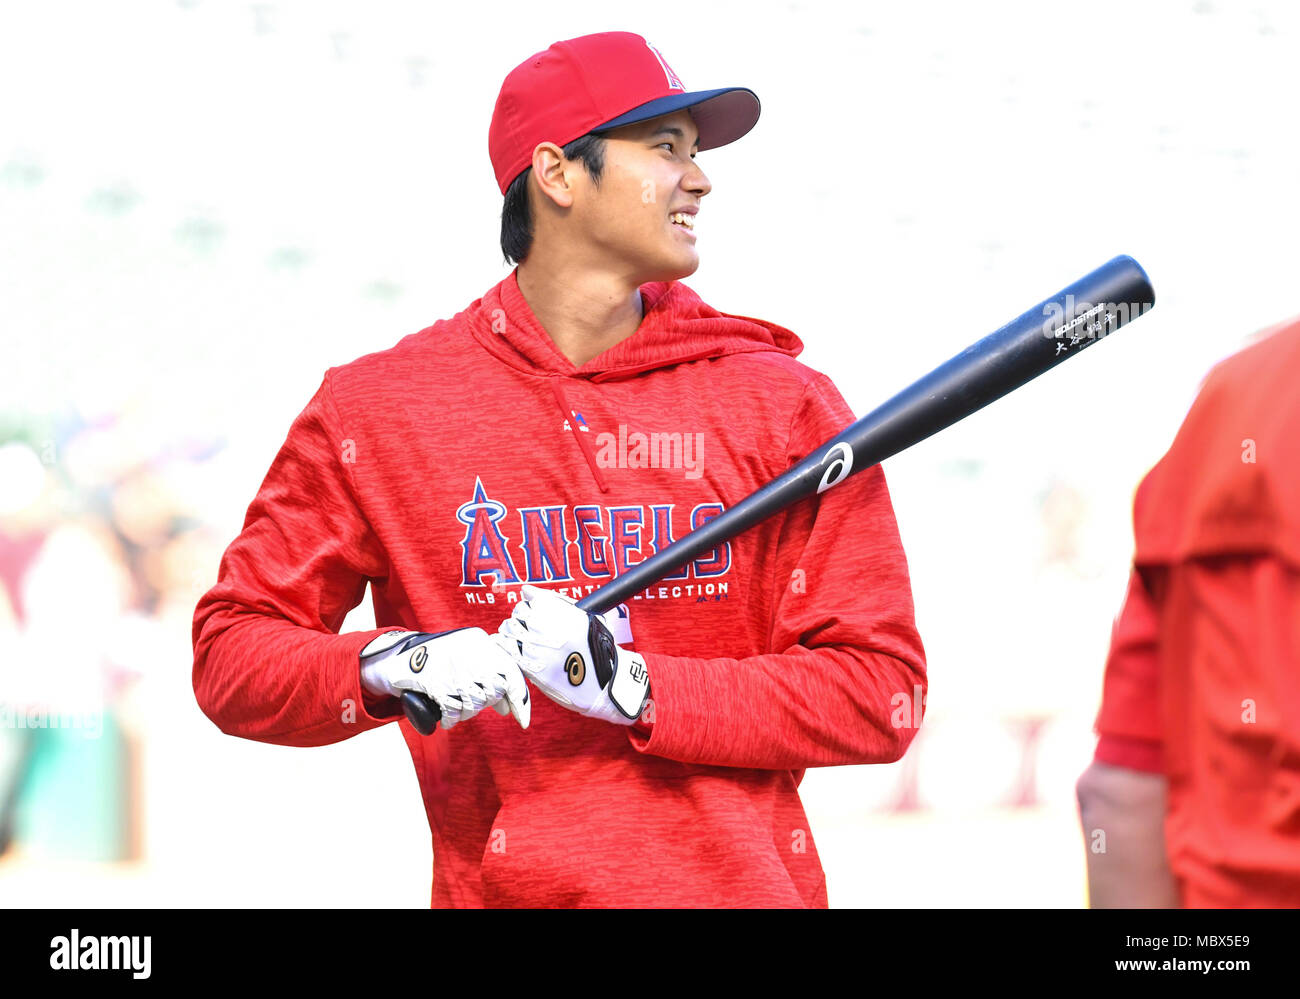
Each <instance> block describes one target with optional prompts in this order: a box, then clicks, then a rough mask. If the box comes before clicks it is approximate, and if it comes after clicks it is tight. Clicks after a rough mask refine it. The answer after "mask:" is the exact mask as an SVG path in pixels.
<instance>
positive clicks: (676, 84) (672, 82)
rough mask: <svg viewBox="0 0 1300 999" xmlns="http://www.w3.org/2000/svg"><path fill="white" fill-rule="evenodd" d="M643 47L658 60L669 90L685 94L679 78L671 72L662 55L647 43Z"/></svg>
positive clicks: (671, 69) (684, 88)
mask: <svg viewBox="0 0 1300 999" xmlns="http://www.w3.org/2000/svg"><path fill="white" fill-rule="evenodd" d="M645 47H646V48H648V49H649V50H650V51H651V52H653V53H654V54H655V58H656V59H658V60H659V65H660V66H662V67H663V68H664V76H666V77H668V87H669V89H670V90H680V91H682V92H683V93H685V91H686V87H685V85H684V84H683V83H682V80H681V77H679V76H678V75H677V74H676V73H674V72H673V68H672V67H671V66H669V65H668V60H667V59H665V58H664V54H663V53H662V52H660V51H659V50H658V49H657V48H655V47H654V46H653V45H651V44H650V43H649V42H646V43H645Z"/></svg>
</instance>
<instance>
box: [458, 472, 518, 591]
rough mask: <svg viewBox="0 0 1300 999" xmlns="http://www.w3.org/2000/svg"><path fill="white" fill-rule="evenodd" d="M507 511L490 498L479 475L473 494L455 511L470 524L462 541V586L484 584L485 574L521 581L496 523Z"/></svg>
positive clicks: (509, 580) (499, 578)
mask: <svg viewBox="0 0 1300 999" xmlns="http://www.w3.org/2000/svg"><path fill="white" fill-rule="evenodd" d="M505 515H506V508H505V504H504V503H498V502H496V501H495V500H490V499H488V498H487V493H486V492H484V490H483V483H482V482H481V481H480V480H479V479H478V478H477V477H476V478H475V479H474V498H473V499H472V500H470V501H469V502H468V503H463V504H461V506H460V508H459V509H457V511H456V519H457V520H459V521H460V522H461V523H462V524H465V525H467V530H466V531H465V540H464V541H462V542H461V547H462V548H464V549H465V557H464V560H463V566H464V569H463V572H462V575H461V579H462V585H463V586H485V585H487V584H485V583H484V582H483V577H484V576H485V575H493V576H495V577H496V579H497V581H498V582H502V583H517V582H519V573H517V572H515V565H514V562H512V561H511V560H510V553H509V552H507V551H506V539H505V538H503V537H502V536H501V531H500V529H499V528H498V527H497V521H499V520H500V519H501V518H502V517H504V516H505Z"/></svg>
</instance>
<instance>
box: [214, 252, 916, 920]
mask: <svg viewBox="0 0 1300 999" xmlns="http://www.w3.org/2000/svg"><path fill="white" fill-rule="evenodd" d="M641 294H642V298H643V300H644V318H643V319H642V322H641V325H640V327H639V328H638V329H637V331H636V333H634V334H633V335H632V336H630V337H628V338H627V339H626V340H624V341H622V342H621V343H619V344H618V345H616V346H615V347H613V348H611V349H610V350H607V351H605V352H604V353H603V354H601V355H599V356H598V357H596V358H594V359H592V360H591V361H589V362H588V363H586V364H585V365H583V366H582V367H577V368H575V367H574V365H573V364H572V363H571V362H570V361H568V360H567V359H566V358H565V357H564V355H563V354H561V353H560V352H559V350H558V349H557V348H556V347H555V345H554V343H553V342H552V341H551V339H550V337H549V336H548V335H547V334H546V332H545V330H543V329H542V327H541V325H540V324H539V323H538V321H537V319H536V318H535V317H534V316H533V314H532V312H531V310H530V309H529V308H528V305H527V303H526V302H525V300H524V298H523V296H522V294H521V293H520V291H519V286H518V284H517V283H516V280H515V274H514V273H513V272H512V273H511V274H510V276H508V277H507V278H505V279H504V280H503V281H501V282H500V284H498V285H497V286H496V287H494V288H492V289H491V290H490V291H489V292H488V293H487V294H486V295H485V296H484V297H483V298H481V299H479V300H477V301H475V302H474V303H473V304H471V305H470V306H469V307H468V308H467V309H465V310H464V311H463V312H460V313H458V314H457V315H456V316H455V317H454V318H452V319H450V320H444V321H440V322H437V323H435V324H434V325H432V326H430V327H429V328H427V329H424V330H421V331H420V332H419V333H416V334H414V335H412V336H408V337H406V338H405V339H403V340H402V341H401V342H400V343H398V344H397V345H396V346H395V347H392V348H391V349H389V350H385V351H381V352H379V353H375V354H369V355H367V356H365V357H362V358H359V359H358V360H356V361H353V362H352V363H351V364H347V365H344V366H342V367H338V368H331V369H330V370H329V371H328V372H326V374H325V379H324V381H323V383H322V384H321V387H320V389H319V390H318V391H317V392H316V395H315V396H314V397H313V398H312V400H311V401H310V402H309V403H308V405H307V408H306V409H305V410H303V412H302V413H301V414H300V415H299V417H298V418H297V419H296V420H295V421H294V423H293V426H292V427H291V428H290V431H289V436H288V438H287V440H286V441H285V443H284V446H283V448H282V449H281V450H280V453H279V454H278V456H277V457H276V459H275V461H274V463H273V464H272V465H271V469H270V471H269V472H268V473H267V476H266V480H265V481H264V482H263V484H262V487H261V489H260V490H259V492H258V494H257V496H256V498H255V499H254V500H253V503H252V505H251V506H250V507H249V509H248V515H247V518H246V519H245V522H244V528H243V531H242V533H241V534H240V535H239V537H238V538H236V539H235V541H234V542H233V543H232V544H231V545H230V547H229V549H227V551H226V553H225V555H224V557H223V558H222V561H221V568H220V574H219V579H218V582H217V584H216V585H215V586H214V587H213V588H212V589H211V590H210V591H208V593H207V594H205V595H204V597H203V598H202V600H201V601H200V602H199V605H198V608H197V611H196V613H195V618H194V690H195V694H196V696H197V698H198V701H199V704H200V706H201V707H202V708H203V711H204V712H205V713H206V714H207V715H208V717H209V718H211V719H212V720H213V721H214V722H216V724H217V725H218V726H219V727H220V728H221V729H222V731H224V732H226V733H228V734H231V735H238V736H242V737H244V738H249V739H257V740H260V741H263V742H271V743H277V744H281V745H290V746H318V745H325V744H328V743H332V742H338V741H339V740H341V739H346V738H348V737H350V736H353V735H356V734H357V733H359V732H363V731H365V730H367V729H371V728H375V727H377V726H379V725H383V724H386V723H388V722H391V721H393V720H394V719H395V717H396V716H397V715H398V711H397V703H396V702H395V701H392V700H385V701H382V702H380V701H376V700H374V699H372V698H371V697H370V695H369V694H368V693H366V694H364V695H363V691H362V688H361V683H360V671H359V663H358V653H359V651H360V650H361V648H362V647H363V646H364V645H365V644H366V643H367V642H369V641H370V640H371V639H372V638H373V637H374V636H375V635H377V634H380V633H381V632H382V631H387V630H391V629H393V628H397V627H400V628H409V629H415V630H421V631H430V632H434V631H443V630H447V629H450V628H458V627H473V626H477V627H480V628H483V629H484V630H485V631H488V632H492V631H495V630H496V628H497V626H498V625H499V624H500V622H501V621H502V619H503V618H505V617H506V616H508V615H509V614H510V611H511V609H512V607H513V605H514V603H515V601H516V600H517V599H518V593H519V588H520V584H522V583H525V582H532V583H538V584H541V585H545V586H548V587H551V588H554V589H558V590H561V591H562V592H564V593H566V594H568V595H570V596H573V597H575V598H576V597H580V596H583V595H585V594H586V593H589V592H590V591H591V590H592V589H594V588H595V587H596V586H597V585H599V584H601V583H602V582H606V581H608V580H609V579H610V578H611V577H612V576H614V575H617V574H618V573H619V572H620V571H622V570H623V569H625V567H627V566H629V565H632V564H635V563H636V562H638V561H640V560H641V559H642V558H644V557H647V556H648V555H650V554H653V553H654V552H655V551H658V550H659V549H660V548H662V547H665V546H666V545H667V544H668V543H669V542H670V541H671V540H674V539H676V538H680V537H681V536H683V535H684V534H686V533H687V532H688V531H689V530H690V529H691V528H692V527H694V526H698V525H699V524H701V523H703V522H704V521H706V520H707V519H709V518H710V517H712V516H716V515H717V513H718V512H720V511H721V510H722V509H724V508H727V507H730V506H732V505H733V504H735V503H736V502H738V501H739V500H741V499H743V498H744V497H745V496H747V495H749V494H750V493H752V492H753V491H754V490H756V489H758V488H759V487H760V486H762V485H764V484H765V483H766V482H768V481H769V480H771V479H772V478H774V477H776V476H777V475H779V474H780V473H781V472H782V471H784V470H785V469H786V468H788V467H789V466H790V465H792V464H793V463H795V462H796V461H797V460H799V459H801V458H802V457H804V455H806V454H807V453H808V452H810V451H812V450H813V449H814V448H816V447H818V446H819V445H821V444H823V443H825V442H826V441H827V440H829V439H830V438H831V437H833V436H834V435H835V434H836V433H838V431H839V430H841V429H842V428H843V427H844V426H845V425H847V424H848V423H850V422H851V421H852V419H853V414H852V412H851V411H850V409H849V408H848V406H847V405H846V404H845V403H844V400H843V399H842V398H841V396H840V395H839V393H838V392H837V391H836V389H835V387H834V386H833V385H832V384H831V382H830V380H829V379H828V378H826V377H825V376H824V375H821V374H818V373H817V372H815V371H812V370H811V369H809V368H807V367H805V366H804V365H802V364H800V363H799V362H797V361H796V360H795V359H794V358H795V356H796V355H797V354H798V353H799V351H800V350H802V347H803V345H802V343H800V341H799V339H798V338H797V337H796V336H795V335H794V334H793V333H791V332H790V331H789V330H786V329H783V328H782V327H780V326H776V325H774V324H772V323H766V322H762V321H760V320H755V319H748V318H745V317H743V316H733V315H728V314H727V313H723V312H718V311H717V310H716V309H713V308H711V307H710V306H708V305H706V304H705V303H704V302H703V301H701V300H700V298H699V297H698V296H697V295H696V294H695V293H694V292H693V291H691V289H690V288H688V287H687V286H686V285H684V284H681V283H680V282H668V283H653V284H646V285H644V286H642V288H641ZM652 435H655V436H652ZM657 435H678V436H677V437H673V438H664V437H660V436H657ZM678 441H680V443H678ZM652 444H656V445H658V446H656V447H651V445H652ZM656 459H657V460H656ZM367 581H369V582H370V584H371V588H372V594H373V599H374V606H375V620H376V622H377V623H378V624H379V625H381V628H380V629H379V630H378V631H367V632H360V633H350V634H346V635H339V634H337V632H338V629H339V627H340V626H341V624H342V623H343V619H344V616H345V615H346V614H347V612H348V611H349V610H350V609H351V608H353V607H355V606H356V605H357V604H358V603H359V602H360V601H361V599H362V597H363V595H364V591H365V585H366V582H367ZM628 608H629V612H630V620H631V628H632V633H633V636H634V643H633V644H632V645H631V646H630V647H631V648H634V649H636V650H637V651H638V652H640V653H642V654H643V655H644V656H645V660H646V664H647V666H648V668H649V671H650V681H651V695H652V699H653V703H654V718H653V723H652V724H650V725H644V724H640V723H639V724H638V725H637V726H634V727H630V728H629V727H624V726H618V725H611V724H609V723H606V722H602V721H597V720H592V719H587V718H583V717H581V716H579V715H577V714H574V713H572V712H570V711H568V710H566V709H564V708H562V707H560V706H558V705H556V704H554V703H553V702H551V701H550V700H548V699H547V698H545V697H540V696H537V697H534V698H532V706H533V714H532V724H531V726H530V727H529V728H528V729H527V730H526V731H525V730H521V729H520V728H519V726H518V725H517V724H516V722H515V721H514V720H513V719H512V718H509V717H502V716H501V715H498V714H497V713H496V712H493V711H485V712H482V713H481V714H479V715H477V716H476V717H475V718H473V719H471V720H470V721H468V722H464V723H462V724H460V725H457V726H456V727H455V728H453V729H451V730H450V731H444V730H441V729H439V730H438V731H436V732H435V733H434V734H433V735H432V736H429V737H427V738H426V737H421V736H420V735H418V734H417V733H416V732H415V731H414V730H413V729H412V728H411V727H410V726H409V724H407V722H406V721H405V720H404V719H402V720H400V721H399V724H400V725H401V728H402V734H403V736H404V737H405V739H406V742H407V745H408V746H409V747H410V750H411V755H412V758H413V760H414V763H415V769H416V774H417V775H418V777H419V781H420V788H421V791H422V793H423V796H424V803H425V809H426V811H427V813H428V816H429V827H430V830H431V831H432V834H433V853H434V867H433V897H432V903H433V905H434V906H484V905H486V906H655V907H658V906H817V907H825V906H826V904H827V902H826V880H825V875H824V874H823V872H822V868H821V863H820V861H819V860H818V857H817V851H816V848H815V846H814V844H813V840H812V835H811V832H810V830H809V828H808V820H807V819H806V817H805V816H804V812H803V808H802V806H801V804H800V802H799V796H798V792H797V790H796V788H797V787H798V784H799V782H800V780H801V779H802V777H803V772H804V769H805V768H806V767H813V766H829V765H836V764H862V763H890V762H893V761H894V760H897V759H899V757H901V756H902V754H903V752H904V751H905V750H906V749H907V746H908V744H909V743H910V742H911V740H912V737H913V736H914V735H915V732H916V729H915V728H914V727H911V726H912V725H914V724H917V723H919V719H915V720H914V719H913V716H912V712H911V706H912V705H913V704H914V703H916V702H917V700H918V699H919V697H924V693H925V688H926V673H925V661H924V650H923V649H922V646H921V640H920V637H919V636H918V634H917V632H916V627H915V625H914V622H913V607H912V595H911V588H910V583H909V580H908V572H907V563H906V560H905V558H904V555H903V549H902V546H901V544H900V541H899V536H898V528H897V524H896V522H895V520H894V513H893V507H892V505H891V503H890V499H889V493H888V490H887V488H886V485H885V477H884V473H883V472H882V471H881V469H880V468H878V467H877V468H873V469H870V470H868V471H865V472H862V473H861V474H859V475H857V476H855V477H853V478H851V479H848V480H847V481H846V482H844V483H843V484H841V485H840V486H838V487H836V488H835V489H833V490H830V491H829V492H827V493H825V494H823V495H822V496H820V497H812V498H809V499H806V500H803V501H801V502H800V503H798V504H796V505H795V506H792V507H790V508H789V509H787V510H786V511H785V512H784V513H782V514H780V515H778V516H776V517H773V518H771V519H769V520H768V521H766V522H764V523H763V524H761V525H759V526H758V527H755V528H754V529H752V530H751V531H749V532H747V533H745V534H743V535H741V536H740V537H738V538H736V539H734V540H733V541H731V542H730V543H728V544H727V545H725V546H723V547H722V548H721V549H720V550H715V551H713V552H711V553H707V554H706V555H705V556H704V557H703V558H699V559H696V560H694V562H692V563H691V564H690V565H687V566H684V567H683V568H682V570H681V571H679V572H677V573H676V574H674V575H673V576H672V577H670V578H667V579H665V580H664V581H663V582H662V583H661V584H660V585H657V586H654V587H651V588H650V589H648V590H646V591H644V592H643V593H641V594H640V595H638V596H637V597H636V598H634V599H633V600H631V601H629V602H628ZM918 695H919V697H918ZM920 703H924V702H923V701H920ZM900 722H901V724H899V723H900Z"/></svg>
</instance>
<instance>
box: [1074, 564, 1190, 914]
mask: <svg viewBox="0 0 1300 999" xmlns="http://www.w3.org/2000/svg"><path fill="white" fill-rule="evenodd" d="M1158 628H1159V623H1158V618H1157V613H1156V609H1155V606H1154V604H1153V602H1152V600H1151V597H1150V594H1149V593H1148V592H1147V589H1146V587H1145V585H1144V584H1143V581H1142V577H1141V575H1140V574H1139V573H1138V572H1137V571H1136V570H1134V571H1133V572H1132V573H1131V575H1130V578H1129V586H1128V593H1127V596H1126V597H1125V600H1124V608H1123V610H1122V611H1121V613H1120V616H1119V618H1118V620H1117V621H1116V625H1115V630H1114V634H1113V636H1112V639H1111V648H1110V654H1109V655H1108V656H1107V660H1106V674H1105V682H1104V689H1103V694H1102V707H1101V711H1100V713H1099V715H1098V718H1097V726H1096V727H1097V731H1098V733H1099V735H1100V738H1099V740H1098V743H1097V751H1096V757H1095V759H1094V760H1093V762H1092V764H1091V765H1090V766H1089V767H1088V769H1087V770H1085V771H1084V772H1083V774H1082V776H1081V777H1080V778H1079V781H1078V784H1077V785H1076V789H1075V790H1076V794H1077V796H1078V800H1079V817H1080V820H1081V822H1082V825H1083V838H1084V849H1085V851H1086V856H1087V863H1088V898H1089V904H1090V905H1091V906H1092V907H1093V908H1095V909H1113V908H1177V907H1178V906H1179V904H1180V901H1179V891H1178V885H1177V881H1176V879H1175V878H1174V876H1173V874H1172V872H1171V871H1170V868H1169V861H1168V858H1167V855H1166V852H1165V814H1166V790H1167V785H1166V781H1165V777H1164V774H1163V772H1162V770H1163V759H1162V757H1163V752H1162V736H1161V731H1160V723H1159V714H1158V708H1157V705H1158V682H1159V659H1158Z"/></svg>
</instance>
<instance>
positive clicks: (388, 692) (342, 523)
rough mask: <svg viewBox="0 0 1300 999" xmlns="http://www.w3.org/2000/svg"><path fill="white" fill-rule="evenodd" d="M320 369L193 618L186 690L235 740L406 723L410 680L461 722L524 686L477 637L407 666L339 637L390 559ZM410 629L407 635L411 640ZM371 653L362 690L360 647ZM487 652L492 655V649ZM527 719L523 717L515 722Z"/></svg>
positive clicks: (386, 649) (450, 643)
mask: <svg viewBox="0 0 1300 999" xmlns="http://www.w3.org/2000/svg"><path fill="white" fill-rule="evenodd" d="M350 439H351V438H350V437H349V435H348V433H347V432H346V431H345V429H344V427H343V426H342V422H341V420H340V418H339V414H338V411H337V408H336V406H335V404H334V402H333V398H332V394H331V390H330V377H329V375H328V374H327V375H326V377H325V380H324V381H323V382H322V384H321V386H320V388H319V389H318V390H317V392H316V394H315V395H314V396H313V398H312V399H311V401H310V402H309V403H308V404H307V407H306V408H305V409H304V410H303V411H302V413H301V414H299V416H298V417H297V419H296V420H295V421H294V423H293V426H292V427H291V428H290V430H289V434H288V437H287V439H286V440H285V442H284V445H283V446H282V447H281V449H280V451H279V453H278V454H277V455H276V458H275V460H274V462H272V465H271V468H270V470H269V471H268V472H267V475H266V478H265V480H264V481H263V483H262V486H261V488H260V489H259V490H258V493H257V496H256V497H255V498H254V500H253V502H252V504H251V505H250V506H249V508H248V514H247V516H246V518H245V520H244V526H243V530H242V531H241V532H240V534H239V536H238V537H237V538H236V539H235V540H234V541H233V542H232V543H231V545H230V547H229V548H228V549H227V550H226V552H225V554H224V556H223V557H222V560H221V567H220V570H219V574H218V579H217V583H216V585H215V586H213V587H212V589H210V590H209V591H208V592H207V593H206V594H205V595H204V596H203V597H202V599H201V600H200V601H199V604H198V607H197V608H196V610H195V615H194V629H193V639H194V667H193V683H194V694H195V697H196V699H197V701H198V704H199V706H200V707H201V708H202V710H203V712H204V714H206V715H207V716H208V717H209V718H210V719H212V721H213V722H215V723H216V725H217V726H218V727H219V728H220V729H221V730H222V731H223V732H225V733H227V734H229V735H236V736H241V737H243V738H247V739H256V740H258V741H262V742H271V743H278V744H282V745H290V746H318V745H325V744H328V743H333V742H338V741H340V740H342V739H346V738H348V737H350V736H353V735H356V734H357V733H359V732H364V731H366V730H368V729H371V728H375V727H377V726H379V725H382V724H385V723H386V722H389V721H392V720H393V719H394V718H397V717H399V716H400V715H401V706H400V702H399V701H398V700H397V699H396V697H395V696H393V694H394V692H400V690H401V689H403V684H404V683H406V682H408V678H409V682H411V683H413V684H414V685H416V686H422V688H423V689H424V690H425V692H426V693H428V694H429V695H430V696H432V697H434V699H435V700H438V701H439V703H440V704H442V705H443V706H444V707H445V708H447V710H448V717H449V718H454V719H464V718H467V717H469V716H471V715H472V714H474V713H476V712H477V711H478V710H480V709H481V708H482V707H483V706H485V705H487V704H492V705H496V704H498V703H500V702H501V701H502V699H503V698H504V697H505V696H506V692H507V689H508V688H509V689H510V690H513V691H515V692H516V693H518V694H519V695H520V696H523V692H522V688H523V680H522V677H521V676H519V675H518V673H517V670H515V668H514V666H513V663H512V662H510V661H509V658H508V657H507V656H505V655H504V653H503V652H502V651H501V649H500V647H499V645H498V644H497V643H496V642H495V641H492V640H490V639H489V637H488V636H486V635H484V634H483V633H482V632H481V631H478V632H477V634H472V633H470V632H458V633H455V634H453V635H450V636H446V637H445V638H444V637H441V636H435V635H427V636H424V637H423V638H422V640H421V643H417V644H423V646H424V655H425V657H426V658H427V659H428V662H429V666H428V669H427V670H426V671H419V672H417V671H413V670H412V669H411V656H412V655H413V654H414V652H415V650H414V648H413V647H412V648H409V649H405V650H403V651H404V652H405V653H406V655H404V656H402V657H401V658H400V659H399V657H398V655H397V653H396V652H394V651H393V649H394V648H395V643H393V642H389V641H386V640H385V639H384V638H383V637H382V636H384V635H386V634H387V633H389V632H391V631H392V630H394V629H375V630H368V631H363V632H354V633H349V634H343V635H340V634H338V631H339V628H340V627H341V626H342V624H343V620H344V618H345V617H346V615H347V613H348V611H350V610H351V609H352V608H353V607H355V606H356V605H357V604H358V603H359V602H360V601H361V599H362V597H363V596H364V594H365V587H366V582H367V581H368V580H370V579H381V578H383V577H385V576H387V574H388V563H387V557H386V555H385V553H384V551H383V548H382V546H381V545H380V543H379V540H378V538H377V537H376V536H375V533H374V531H373V530H372V529H371V527H370V524H369V522H368V521H367V519H366V517H365V516H364V515H363V514H362V511H361V510H360V508H359V505H358V501H357V495H356V490H355V488H354V483H353V480H352V470H351V465H350V463H349V462H347V461H345V460H344V457H345V451H344V446H345V443H346V442H348V441H349V440H350ZM407 635H409V633H407ZM366 650H368V651H369V652H370V654H371V655H370V669H369V670H368V671H367V672H368V679H369V682H368V683H366V684H363V682H362V674H363V660H362V653H363V651H366ZM494 651H495V653H496V655H495V656H493V655H492V653H493V652H494ZM520 721H521V724H522V723H524V719H522V718H521V719H520Z"/></svg>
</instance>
